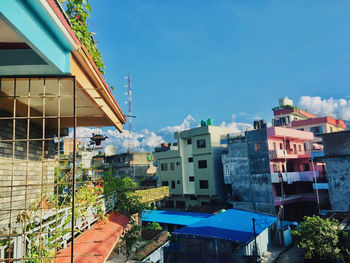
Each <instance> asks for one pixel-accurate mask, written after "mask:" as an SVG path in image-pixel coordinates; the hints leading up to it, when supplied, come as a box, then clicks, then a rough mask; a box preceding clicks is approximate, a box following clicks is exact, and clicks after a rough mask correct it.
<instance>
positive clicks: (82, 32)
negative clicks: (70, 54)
mask: <svg viewBox="0 0 350 263" xmlns="http://www.w3.org/2000/svg"><path fill="white" fill-rule="evenodd" d="M60 2H61V4H62V5H63V6H64V8H65V11H66V14H67V15H68V18H69V22H70V24H71V28H72V30H73V31H74V33H75V35H76V36H77V37H78V39H79V40H80V41H81V42H82V43H83V44H84V45H85V46H86V48H87V50H88V51H89V53H90V55H91V57H92V59H93V61H94V62H95V64H96V66H97V68H98V69H99V71H100V72H101V73H102V74H104V70H105V68H106V67H105V65H104V64H103V60H102V56H101V53H100V51H99V50H98V48H97V42H95V41H94V38H93V35H94V34H95V33H94V32H92V33H90V32H89V25H91V23H89V22H88V21H89V18H90V13H91V6H90V4H89V0H60Z"/></svg>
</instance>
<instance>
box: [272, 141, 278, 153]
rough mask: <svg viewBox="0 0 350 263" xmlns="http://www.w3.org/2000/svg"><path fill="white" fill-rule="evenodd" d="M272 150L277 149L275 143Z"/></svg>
mask: <svg viewBox="0 0 350 263" xmlns="http://www.w3.org/2000/svg"><path fill="white" fill-rule="evenodd" d="M273 149H274V150H275V151H276V150H277V148H276V143H275V142H274V143H273Z"/></svg>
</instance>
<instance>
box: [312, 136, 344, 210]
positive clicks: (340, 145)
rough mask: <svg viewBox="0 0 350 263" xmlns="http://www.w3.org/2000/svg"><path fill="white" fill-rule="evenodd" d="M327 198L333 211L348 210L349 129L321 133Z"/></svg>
mask: <svg viewBox="0 0 350 263" xmlns="http://www.w3.org/2000/svg"><path fill="white" fill-rule="evenodd" d="M321 136H322V139H323V145H324V156H323V157H318V158H316V160H320V161H323V162H325V163H326V168H327V169H326V170H327V178H328V187H329V190H328V191H329V199H330V202H331V205H332V210H333V211H338V212H346V211H347V212H349V211H350V131H343V132H335V133H325V134H322V135H321Z"/></svg>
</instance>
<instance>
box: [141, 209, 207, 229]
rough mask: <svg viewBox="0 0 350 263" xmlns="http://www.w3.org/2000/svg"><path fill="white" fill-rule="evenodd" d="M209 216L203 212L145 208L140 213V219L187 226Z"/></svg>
mask: <svg viewBox="0 0 350 263" xmlns="http://www.w3.org/2000/svg"><path fill="white" fill-rule="evenodd" d="M211 216H213V215H212V214H205V213H192V212H177V211H165V210H146V211H145V212H144V213H143V214H142V221H146V222H157V223H164V224H173V225H182V226H187V225H190V224H194V223H197V222H198V221H201V220H203V219H206V218H208V217H211Z"/></svg>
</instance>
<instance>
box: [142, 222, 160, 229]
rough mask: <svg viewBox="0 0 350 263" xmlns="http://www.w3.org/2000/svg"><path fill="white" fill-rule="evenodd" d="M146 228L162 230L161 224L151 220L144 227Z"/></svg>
mask: <svg viewBox="0 0 350 263" xmlns="http://www.w3.org/2000/svg"><path fill="white" fill-rule="evenodd" d="M145 229H146V230H163V228H162V226H161V225H160V224H159V223H157V222H152V223H151V224H148V225H147V226H146V227H145Z"/></svg>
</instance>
